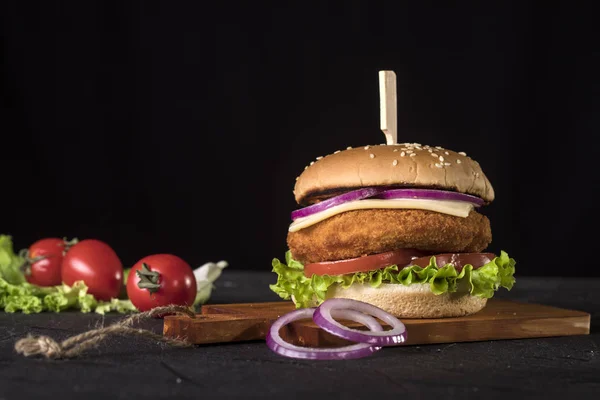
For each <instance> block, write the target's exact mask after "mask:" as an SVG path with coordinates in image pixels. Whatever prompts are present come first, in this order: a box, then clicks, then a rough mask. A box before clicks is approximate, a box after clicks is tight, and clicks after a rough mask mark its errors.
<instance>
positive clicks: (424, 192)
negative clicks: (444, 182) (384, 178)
mask: <svg viewBox="0 0 600 400" xmlns="http://www.w3.org/2000/svg"><path fill="white" fill-rule="evenodd" d="M373 197H374V198H376V199H431V200H457V201H466V202H469V203H473V204H474V205H475V206H476V207H479V206H481V205H483V204H484V201H483V200H482V199H480V198H479V197H477V196H472V195H470V194H465V193H458V192H452V191H449V190H438V189H390V190H386V191H384V192H381V193H378V194H376V195H374V196H373Z"/></svg>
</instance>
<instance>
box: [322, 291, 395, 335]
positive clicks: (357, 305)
mask: <svg viewBox="0 0 600 400" xmlns="http://www.w3.org/2000/svg"><path fill="white" fill-rule="evenodd" d="M342 309H343V310H349V309H350V310H355V311H359V312H361V313H364V314H368V315H371V316H373V317H376V318H379V319H380V320H382V321H383V322H385V323H387V324H388V325H390V326H391V327H392V329H391V330H383V331H381V330H377V331H375V330H371V332H365V331H361V330H358V329H353V328H349V327H347V326H344V325H342V324H340V323H339V322H337V321H336V320H335V319H334V316H335V315H336V314H335V313H336V311H338V310H342ZM313 321H314V322H315V324H317V325H318V326H319V327H320V328H321V329H323V330H324V331H326V332H329V333H331V334H332V335H335V336H339V337H341V338H344V339H347V340H350V341H352V342H358V343H364V344H370V345H376V346H394V345H398V344H402V343H404V342H405V341H406V327H405V326H404V324H403V323H402V321H400V320H399V319H398V318H396V317H394V316H393V315H392V314H390V313H388V312H387V311H384V310H382V309H381V308H379V307H376V306H374V305H372V304H369V303H365V302H363V301H358V300H353V299H341V298H339V299H338V298H335V299H327V300H325V301H324V302H323V303H321V305H320V306H319V307H317V309H316V310H315V312H314V315H313Z"/></svg>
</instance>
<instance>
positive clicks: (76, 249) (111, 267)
mask: <svg viewBox="0 0 600 400" xmlns="http://www.w3.org/2000/svg"><path fill="white" fill-rule="evenodd" d="M62 279H63V282H64V283H66V284H67V285H69V286H71V285H73V283H75V282H76V281H83V282H84V283H85V284H86V285H87V287H88V293H90V294H92V295H94V297H95V298H96V299H97V300H104V301H107V300H110V299H111V298H116V297H117V296H118V295H119V291H120V290H121V285H122V280H123V264H122V263H121V260H120V259H119V257H118V256H117V253H115V251H114V250H113V249H112V248H111V247H110V246H109V245H108V244H106V243H104V242H102V241H100V240H96V239H85V240H82V241H81V242H79V243H77V244H76V245H74V246H73V247H71V248H70V249H69V250H68V251H67V254H66V255H65V257H64V259H63V262H62Z"/></svg>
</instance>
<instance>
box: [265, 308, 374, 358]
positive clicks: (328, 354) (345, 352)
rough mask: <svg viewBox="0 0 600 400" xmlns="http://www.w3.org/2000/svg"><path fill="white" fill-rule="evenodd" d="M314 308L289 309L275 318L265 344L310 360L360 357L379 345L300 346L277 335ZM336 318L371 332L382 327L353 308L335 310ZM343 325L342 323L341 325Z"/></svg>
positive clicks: (280, 352) (272, 348)
mask: <svg viewBox="0 0 600 400" xmlns="http://www.w3.org/2000/svg"><path fill="white" fill-rule="evenodd" d="M314 312H315V308H303V309H300V310H295V311H291V312H289V313H287V314H284V315H283V316H282V317H280V318H279V319H277V320H276V321H275V322H274V323H273V324H272V325H271V328H270V329H269V331H268V332H267V338H266V340H267V346H268V347H269V348H270V349H271V350H272V351H274V352H275V353H277V354H280V355H282V356H285V357H290V358H302V359H311V360H349V359H353V358H362V357H366V356H369V355H371V354H373V353H374V352H376V351H378V350H380V349H381V347H377V346H373V345H370V344H366V343H357V344H352V345H349V346H343V347H334V348H312V347H301V346H296V345H293V344H291V343H288V342H286V341H285V340H283V339H282V338H281V336H280V335H279V330H280V329H281V328H283V327H284V326H286V325H287V324H289V323H290V322H293V321H297V320H301V319H307V318H312V317H313V314H314ZM334 313H335V316H336V318H342V319H348V320H351V321H355V322H358V323H360V324H363V325H365V326H366V327H368V328H369V329H370V330H371V332H381V331H383V328H382V327H381V324H380V323H379V322H377V320H376V319H375V318H373V317H371V316H369V315H366V314H363V313H360V312H358V311H354V310H335V311H334ZM342 326H343V325H342Z"/></svg>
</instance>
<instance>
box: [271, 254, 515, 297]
mask: <svg viewBox="0 0 600 400" xmlns="http://www.w3.org/2000/svg"><path fill="white" fill-rule="evenodd" d="M272 266H273V272H275V273H276V274H277V283H275V284H272V285H270V286H269V287H270V288H271V290H272V291H273V292H275V293H277V294H278V295H279V296H280V297H281V298H282V299H284V300H289V299H291V298H292V296H294V301H295V303H296V307H297V308H305V307H310V306H312V305H314V304H315V301H316V303H317V304H320V303H322V302H323V301H324V300H325V298H326V293H327V290H328V289H329V287H330V286H332V285H335V284H338V285H341V287H343V288H344V289H346V288H348V287H350V286H351V285H352V284H354V283H359V284H369V285H370V286H371V287H374V288H376V287H379V286H380V285H381V284H383V283H388V284H398V285H405V286H408V285H411V284H416V283H421V284H425V283H426V284H429V286H430V287H431V291H432V292H433V293H434V294H437V295H439V294H442V293H453V292H456V291H457V290H458V288H459V286H460V288H461V290H465V289H466V290H467V291H468V292H469V293H470V294H471V295H473V296H478V297H482V298H490V297H492V296H493V295H494V292H495V291H496V290H498V289H499V288H500V287H503V288H506V289H508V290H510V289H511V288H512V287H513V285H514V283H515V278H514V273H515V260H514V259H512V258H510V257H509V256H508V254H507V253H506V252H504V251H502V252H500V256H498V257H495V258H494V259H493V260H492V261H490V262H489V263H487V264H485V265H483V266H481V267H480V268H476V269H474V268H473V266H472V265H470V264H467V265H465V266H464V267H463V268H462V269H461V270H460V272H459V271H458V270H457V269H456V268H455V267H454V265H452V264H446V265H444V266H443V267H441V268H439V267H438V266H437V263H436V260H435V257H431V260H430V261H429V265H428V266H427V267H425V268H423V267H420V266H418V265H411V266H407V267H404V268H402V269H399V268H398V266H397V265H391V266H389V267H385V268H383V269H378V270H374V271H368V272H356V273H353V274H346V275H313V276H312V277H310V278H308V277H306V276H305V275H304V265H302V264H301V263H300V262H298V261H296V260H294V259H293V258H292V255H291V252H290V251H287V252H286V254H285V263H282V262H281V261H279V260H278V259H277V258H274V259H273V262H272Z"/></svg>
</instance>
